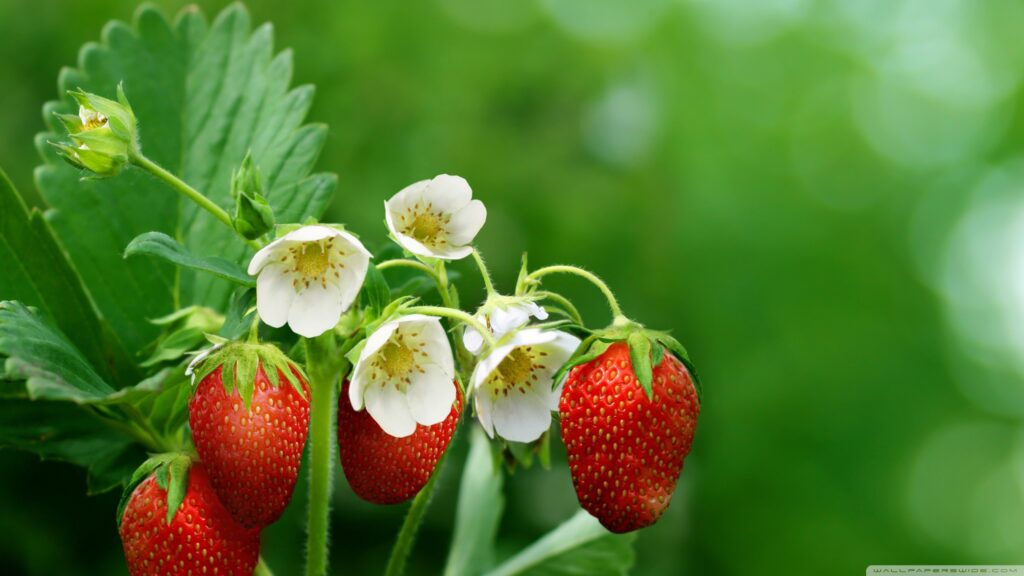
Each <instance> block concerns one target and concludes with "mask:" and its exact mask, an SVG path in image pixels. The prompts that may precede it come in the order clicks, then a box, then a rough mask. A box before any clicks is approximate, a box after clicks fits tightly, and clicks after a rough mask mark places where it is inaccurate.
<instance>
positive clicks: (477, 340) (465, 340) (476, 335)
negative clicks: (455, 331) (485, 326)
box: [462, 326, 484, 354]
mask: <svg viewBox="0 0 1024 576" xmlns="http://www.w3.org/2000/svg"><path fill="white" fill-rule="evenodd" d="M462 345H463V346H464V347H465V348H466V350H468V351H469V353H470V354H477V353H479V352H480V349H481V348H483V346H484V337H483V336H482V335H481V334H480V332H478V331H477V329H476V328H473V327H472V326H466V331H465V332H464V333H463V334H462Z"/></svg>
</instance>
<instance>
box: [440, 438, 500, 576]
mask: <svg viewBox="0 0 1024 576" xmlns="http://www.w3.org/2000/svg"><path fill="white" fill-rule="evenodd" d="M503 484H504V475H503V474H502V471H501V466H500V465H499V464H498V462H497V461H496V460H495V459H494V457H493V455H492V454H491V446H490V441H489V440H488V439H487V436H486V435H485V434H484V431H483V430H482V429H481V428H480V427H479V426H472V436H471V437H470V447H469V456H468V457H467V458H466V465H465V468H464V469H463V471H462V483H461V484H460V487H459V502H458V508H457V509H456V511H455V530H454V532H453V534H452V545H451V548H450V549H449V551H448V562H447V564H446V565H445V569H444V573H445V576H463V575H473V574H481V573H483V571H484V570H486V569H487V568H489V567H490V566H492V565H493V562H494V539H495V536H496V535H497V533H498V526H499V524H501V515H502V512H503V511H504V509H505V497H504V495H503V493H502V485H503Z"/></svg>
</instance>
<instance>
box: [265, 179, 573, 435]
mask: <svg viewBox="0 0 1024 576" xmlns="http://www.w3.org/2000/svg"><path fill="white" fill-rule="evenodd" d="M384 207H385V220H386V222H387V225H388V231H389V233H390V237H391V238H392V239H393V240H394V241H395V242H396V243H397V244H398V245H399V246H400V247H402V248H403V249H404V250H405V251H406V253H407V254H408V255H409V256H410V257H411V258H414V259H415V260H401V261H397V262H401V263H405V264H411V263H416V265H420V266H424V267H427V268H428V269H430V270H443V262H444V261H451V260H458V259H462V258H466V257H468V256H470V255H471V254H474V248H473V246H472V243H473V240H474V238H475V237H476V235H477V233H478V232H479V231H480V230H481V228H482V227H483V225H484V222H485V221H486V219H487V210H486V208H485V207H484V204H483V202H481V201H480V200H476V199H473V192H472V190H471V188H470V186H469V183H468V182H466V180H465V179H463V178H461V177H458V176H449V175H447V174H442V175H440V176H437V177H435V178H433V179H431V180H422V181H420V182H416V183H414V184H411V185H409V186H407V187H405V188H404V189H402V190H401V191H399V192H398V193H397V194H395V195H394V196H392V197H391V198H390V199H389V200H387V201H386V202H385V204H384ZM371 258H372V256H371V254H370V253H369V252H368V251H367V250H366V248H365V247H364V246H363V244H362V243H361V242H360V241H359V239H358V238H356V236H355V235H353V234H351V233H350V232H346V231H345V230H344V229H343V228H341V227H340V226H334V225H325V224H314V225H308V226H300V227H296V226H292V227H286V228H284V233H283V234H282V235H281V236H280V237H279V238H278V239H276V240H274V241H273V242H271V243H270V244H268V245H267V246H265V247H263V248H262V249H260V250H259V251H258V252H257V253H256V255H255V256H253V258H252V261H251V262H250V263H249V274H252V275H255V276H257V283H256V285H257V298H256V304H257V310H258V312H259V317H260V319H261V320H262V321H263V322H264V323H266V324H267V325H269V326H273V327H281V326H284V325H285V324H287V325H288V327H289V328H290V329H291V330H292V331H294V332H295V333H296V334H298V335H300V336H304V337H307V338H315V337H318V336H320V335H322V334H324V333H325V332H328V331H329V330H331V329H332V328H334V327H335V326H336V325H337V324H338V323H339V321H340V320H341V318H342V316H343V315H344V314H346V313H347V312H349V311H350V309H351V308H352V306H353V304H354V303H355V302H356V299H357V296H358V295H359V292H360V290H361V289H362V286H363V284H364V282H365V279H366V274H367V270H368V267H369V262H370V260H371ZM479 261H480V262H481V263H482V260H479ZM483 272H484V274H486V270H483ZM438 273H443V272H433V274H434V275H435V277H436V275H437V274H438ZM486 282H487V286H488V287H490V279H489V278H487V280H486ZM461 315H462V313H460V311H458V310H457V309H452V308H439V309H435V310H431V311H430V312H429V313H423V312H417V311H416V310H415V307H410V306H398V307H397V308H395V309H394V310H393V311H392V312H391V313H390V314H389V315H388V316H387V317H384V318H377V319H375V320H376V321H375V322H373V323H372V329H371V330H368V332H367V334H366V337H365V340H364V341H362V342H361V343H360V344H359V345H358V346H357V347H356V349H355V352H357V354H353V355H352V360H353V364H354V366H353V368H352V371H351V374H350V376H349V379H350V381H351V385H350V386H349V388H348V394H347V398H346V399H344V400H347V401H348V402H351V406H352V408H353V409H355V410H357V411H360V410H363V409H365V410H366V411H367V412H368V413H369V414H370V416H372V417H373V419H374V420H375V421H376V423H377V424H378V425H379V426H380V428H381V429H382V430H384V431H385V432H387V433H388V434H389V435H391V436H394V437H399V438H402V437H407V436H411V435H412V434H413V433H415V432H416V430H417V426H426V427H429V426H433V425H436V424H438V423H440V422H442V421H443V420H444V419H445V418H446V417H447V416H448V413H449V412H450V411H451V408H452V405H453V403H454V402H455V400H456V398H455V397H456V386H457V385H458V384H457V383H458V381H459V379H460V378H459V376H460V371H459V370H458V369H457V367H456V361H455V359H456V357H457V356H458V355H457V354H455V353H454V352H453V350H452V347H453V344H455V345H461V346H462V348H463V349H464V350H465V351H466V352H467V353H468V354H469V355H470V357H472V358H473V359H472V360H471V363H472V364H473V366H472V367H471V368H472V370H471V372H469V371H466V372H463V373H462V374H463V375H464V376H465V377H466V378H465V380H466V381H467V382H468V386H469V391H468V392H469V395H470V396H472V397H473V399H474V401H473V406H474V407H475V409H476V413H477V416H478V418H479V419H480V422H481V424H482V425H483V427H484V429H485V430H486V431H487V433H488V434H489V435H490V436H492V437H494V436H495V435H497V436H500V437H502V438H504V439H506V440H511V441H516V442H532V441H534V440H537V439H538V438H540V437H541V435H543V434H544V433H545V432H546V431H547V430H548V428H549V427H550V424H551V412H552V410H557V408H558V392H559V391H558V390H557V387H556V382H555V381H554V376H555V374H556V373H557V372H558V371H559V369H560V368H561V367H562V366H563V365H564V364H565V362H566V361H567V360H568V359H569V357H570V356H571V355H572V354H573V352H574V351H575V350H576V348H577V347H578V346H579V344H580V340H579V339H578V338H576V337H575V336H573V335H571V334H568V333H566V332H561V331H557V330H550V329H544V328H526V327H527V325H528V324H529V322H530V321H531V320H532V319H536V320H539V321H544V320H546V319H548V312H547V311H546V310H545V309H544V308H543V307H542V306H540V305H539V304H537V302H535V301H534V300H533V299H531V297H528V296H522V295H521V296H503V295H499V294H497V293H493V292H491V293H490V294H489V297H488V300H487V302H485V303H484V305H483V306H481V308H480V309H479V310H478V311H477V312H476V314H474V315H473V316H472V317H469V318H460V317H461ZM439 316H440V317H445V316H447V317H449V318H453V317H454V325H455V326H456V327H457V328H458V329H461V330H464V332H463V334H462V338H461V339H459V340H458V341H456V342H454V343H453V342H452V341H450V340H449V337H448V333H447V332H446V330H445V327H444V326H443V325H442V322H441V318H440V317H439ZM466 368H468V367H466ZM453 382H455V383H456V386H453V385H452V384H453Z"/></svg>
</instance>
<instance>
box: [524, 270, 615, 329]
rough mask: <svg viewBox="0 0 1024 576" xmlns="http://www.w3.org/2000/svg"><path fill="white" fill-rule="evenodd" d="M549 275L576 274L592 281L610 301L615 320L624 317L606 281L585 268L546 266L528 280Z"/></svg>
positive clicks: (609, 306) (527, 278)
mask: <svg viewBox="0 0 1024 576" xmlns="http://www.w3.org/2000/svg"><path fill="white" fill-rule="evenodd" d="M548 274H574V275H576V276H579V277H580V278H583V279H585V280H588V281H590V283H591V284H593V285H594V286H597V288H598V290H600V291H601V293H602V294H604V297H605V299H606V300H608V308H610V309H611V311H612V317H613V318H614V319H615V320H618V319H619V318H620V317H622V308H620V307H619V302H618V300H616V299H615V294H612V290H611V288H609V287H608V285H607V284H605V283H604V280H601V279H600V278H598V277H597V275H596V274H594V273H593V272H588V271H586V270H584V269H583V268H578V267H576V266H565V265H556V266H545V267H544V268H540V269H538V270H534V271H533V272H532V273H530V275H529V276H527V277H526V280H527V282H536V281H537V280H539V279H540V278H541V277H542V276H547V275H548Z"/></svg>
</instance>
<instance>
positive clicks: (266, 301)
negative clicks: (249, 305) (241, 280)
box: [256, 264, 296, 328]
mask: <svg viewBox="0 0 1024 576" xmlns="http://www.w3.org/2000/svg"><path fill="white" fill-rule="evenodd" d="M295 296H296V294H295V287H294V286H292V277H291V275H289V274H288V273H287V272H286V269H285V267H284V265H283V264H272V265H270V266H267V267H266V268H264V269H263V270H261V271H260V275H259V278H257V279H256V310H257V311H258V312H259V315H260V319H261V320H263V321H264V322H265V323H266V324H267V325H268V326H273V327H274V328H280V327H281V326H284V324H285V322H287V321H288V310H289V309H290V308H291V306H292V301H293V300H294V299H295Z"/></svg>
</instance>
